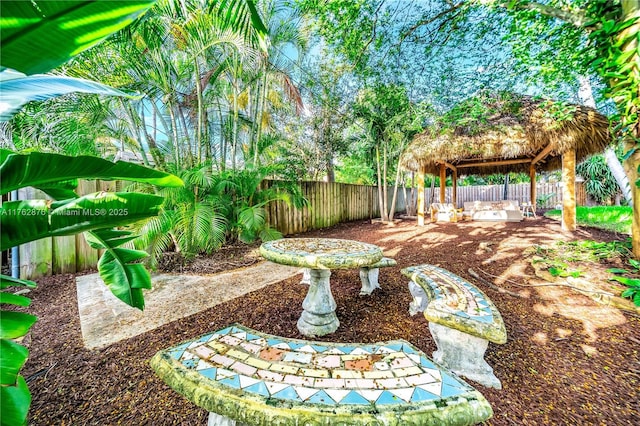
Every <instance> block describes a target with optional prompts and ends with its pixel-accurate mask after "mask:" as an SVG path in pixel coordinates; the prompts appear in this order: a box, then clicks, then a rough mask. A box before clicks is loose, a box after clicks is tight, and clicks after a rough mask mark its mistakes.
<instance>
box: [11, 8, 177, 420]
mask: <svg viewBox="0 0 640 426" xmlns="http://www.w3.org/2000/svg"><path fill="white" fill-rule="evenodd" d="M152 3H153V0H139V1H136V0H134V1H101V2H94V1H37V0H32V1H29V2H21V1H9V2H4V3H3V5H2V18H1V19H0V23H1V26H2V28H1V31H0V34H1V35H0V37H1V45H2V49H0V69H2V70H3V71H4V72H3V74H4V75H3V79H2V81H1V82H0V86H1V87H0V88H1V89H2V90H1V92H2V96H3V99H2V104H3V112H5V110H6V111H8V112H9V114H10V113H13V112H14V111H15V110H16V109H17V108H19V106H20V105H22V104H23V103H24V102H25V101H28V100H32V99H47V98H49V97H52V96H57V95H59V94H61V93H68V92H70V91H83V92H91V93H96V92H98V93H103V94H115V95H123V93H121V92H118V91H116V90H113V89H110V88H107V87H106V86H102V85H98V84H93V83H91V82H87V81H84V82H79V81H74V80H70V79H65V78H55V77H53V78H49V77H47V76H45V77H38V76H35V77H32V78H28V77H27V78H25V77H21V78H9V79H7V78H6V76H7V75H8V74H9V73H11V71H10V70H6V68H7V67H8V68H11V69H14V70H18V71H20V72H23V73H26V74H32V73H38V72H45V71H49V70H50V69H52V68H54V67H56V66H58V65H60V64H61V63H63V62H65V61H67V60H68V59H69V58H70V57H71V56H73V55H75V54H77V53H78V52H80V51H82V50H84V49H86V48H88V47H90V46H92V45H94V44H96V43H98V42H99V41H101V40H102V39H104V38H105V37H107V36H108V35H109V34H111V33H112V32H113V31H116V30H118V29H119V28H122V27H124V26H126V25H127V24H129V23H130V22H131V20H133V19H134V18H135V17H136V16H138V15H139V14H141V13H143V12H144V11H145V10H146V9H147V8H148V7H149V6H150V5H151V4H152ZM14 76H15V74H14ZM36 80H37V81H36ZM43 83H44V85H45V86H44V88H42V87H38V86H39V85H40V84H43ZM49 83H52V85H51V84H49ZM56 85H57V86H56ZM7 95H11V99H9V102H7V99H5V98H4V97H5V96H7ZM9 114H7V115H3V119H4V118H7V117H9ZM136 167H137V166H136ZM136 167H130V165H128V164H124V163H116V164H113V163H110V162H108V161H106V160H103V159H100V158H90V157H63V156H59V155H53V154H41V153H31V154H28V155H18V154H15V153H13V152H11V151H7V150H1V151H0V175H1V176H2V189H1V192H2V194H6V193H8V192H10V191H12V190H16V189H19V188H23V187H26V186H32V187H36V188H40V189H42V190H44V191H45V192H47V193H48V194H49V195H50V196H51V195H53V196H54V198H59V199H57V200H56V201H53V202H49V201H45V200H33V201H29V202H20V201H12V202H8V203H4V204H3V206H2V208H1V210H0V213H1V214H0V226H1V228H2V231H3V232H2V250H4V249H6V248H8V247H14V246H16V245H18V244H21V243H23V242H27V241H33V240H35V239H38V238H42V237H45V236H51V235H70V234H74V233H77V232H80V231H83V230H91V232H92V234H91V237H90V238H89V240H90V242H91V243H92V244H93V245H94V246H95V247H100V248H102V249H104V250H106V251H105V254H104V255H103V257H102V258H101V260H100V264H99V269H100V272H101V276H102V278H103V279H104V280H105V282H106V283H107V285H108V286H109V287H110V288H111V290H112V291H113V292H114V294H115V295H116V296H117V297H119V298H121V299H122V300H125V301H126V302H127V303H129V304H131V305H132V306H135V307H138V308H140V309H142V308H143V306H144V303H143V299H142V294H141V288H148V287H149V286H150V277H149V275H148V273H146V271H144V268H142V269H141V266H140V265H139V264H138V263H136V261H138V260H139V259H140V258H141V257H143V256H146V254H145V253H140V252H136V251H134V250H129V249H123V248H119V246H120V245H121V244H123V243H125V242H126V241H127V240H129V239H130V238H131V237H130V236H129V235H128V233H127V232H122V231H111V230H109V229H107V227H109V226H113V225H114V224H115V225H123V224H125V223H130V222H132V221H135V220H138V219H140V218H145V217H149V216H153V215H154V214H156V213H157V208H158V205H159V204H160V201H161V199H159V198H158V197H154V196H148V195H145V194H127V195H124V194H110V195H104V196H103V195H101V194H97V195H96V194H93V195H89V196H85V197H78V196H77V195H76V194H75V193H74V192H73V191H72V190H71V189H70V187H71V186H73V185H72V184H70V180H71V181H73V180H74V179H76V178H88V179H92V178H93V179H95V178H104V179H118V176H128V177H127V179H129V180H134V181H135V180H136V178H140V180H141V181H144V182H148V183H153V184H162V185H169V186H172V185H173V186H175V185H181V184H182V182H181V181H180V180H179V179H177V178H175V177H173V176H170V175H168V174H166V173H161V172H157V171H154V170H147V169H143V168H136ZM145 274H146V275H145ZM15 286H27V287H30V286H34V283H33V282H30V281H24V280H19V279H15V278H11V277H7V276H4V275H1V276H0V287H1V288H2V289H5V290H4V291H2V292H1V299H0V301H1V302H2V304H3V305H4V304H7V305H12V306H14V307H16V306H17V307H24V306H28V305H29V302H30V301H29V299H28V298H26V297H24V296H21V295H17V294H14V293H12V292H10V291H7V290H6V289H7V288H9V287H15ZM35 321H36V318H35V317H34V316H33V315H30V314H27V313H23V312H19V311H16V310H11V311H7V310H4V309H3V310H2V311H0V350H1V352H0V378H1V383H0V401H1V402H0V404H1V405H0V413H1V415H0V421H1V423H2V425H22V424H25V423H26V418H27V414H28V411H29V405H30V404H31V395H30V392H29V389H28V386H27V384H26V381H25V380H24V378H23V377H22V376H21V375H20V369H21V368H22V366H23V365H24V362H25V361H26V359H27V357H28V350H27V349H26V348H24V347H23V346H21V345H20V344H18V343H16V342H14V341H13V340H12V339H16V338H19V337H22V336H24V335H25V334H26V333H27V332H28V331H29V329H30V328H31V326H32V325H33V323H34V322H35Z"/></svg>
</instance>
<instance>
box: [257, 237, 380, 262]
mask: <svg viewBox="0 0 640 426" xmlns="http://www.w3.org/2000/svg"><path fill="white" fill-rule="evenodd" d="M260 254H261V255H262V256H263V257H264V258H265V259H267V260H270V261H272V262H275V263H280V264H283V265H291V266H302V267H304V268H311V269H347V268H356V267H361V266H368V265H371V264H374V263H376V262H378V261H379V260H380V259H382V250H381V249H380V247H378V246H376V245H373V244H368V243H363V242H361V241H352V240H341V239H336V238H282V239H280V240H275V241H268V242H265V243H263V244H262V245H261V246H260Z"/></svg>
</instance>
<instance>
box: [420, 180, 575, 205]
mask: <svg viewBox="0 0 640 426" xmlns="http://www.w3.org/2000/svg"><path fill="white" fill-rule="evenodd" d="M425 192H426V194H425V200H427V201H426V204H427V206H428V205H429V204H430V203H436V202H439V197H440V188H439V187H437V186H436V187H435V188H434V189H433V191H432V189H431V188H426V189H425ZM529 194H530V192H529V184H528V183H518V184H510V185H508V187H507V196H506V197H504V185H474V186H459V187H458V189H457V199H456V204H457V206H458V207H459V208H462V207H463V206H464V203H465V202H466V201H498V200H516V201H519V202H520V203H522V202H529V201H530V200H529V198H530V196H529ZM536 198H537V200H536V201H537V203H536V204H537V207H538V208H553V207H554V206H556V205H558V204H562V183H560V182H557V183H538V184H537V185H536ZM451 200H452V189H451V187H447V188H446V193H445V202H447V203H450V202H451ZM576 204H577V205H579V206H584V205H586V204H587V194H586V192H585V189H584V183H583V182H576Z"/></svg>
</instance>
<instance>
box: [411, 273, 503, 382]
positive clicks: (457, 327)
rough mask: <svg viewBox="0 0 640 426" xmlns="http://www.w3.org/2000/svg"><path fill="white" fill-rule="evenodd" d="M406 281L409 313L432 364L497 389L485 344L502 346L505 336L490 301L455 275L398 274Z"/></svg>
mask: <svg viewBox="0 0 640 426" xmlns="http://www.w3.org/2000/svg"><path fill="white" fill-rule="evenodd" d="M400 272H401V273H402V274H403V275H405V276H407V277H409V278H410V279H411V281H410V282H409V291H410V292H411V294H412V295H413V301H412V302H411V305H410V306H409V313H410V314H411V315H415V314H416V313H417V312H424V316H425V318H426V319H427V321H429V330H430V331H431V335H432V336H433V340H434V341H435V343H436V345H437V347H438V350H437V351H435V352H434V353H433V359H434V360H436V361H437V362H439V363H440V364H442V365H444V366H446V367H447V368H450V369H451V370H452V371H454V372H455V373H456V374H459V375H461V376H464V377H466V378H468V379H471V380H475V381H477V382H478V383H481V384H483V385H485V386H489V387H494V388H497V389H501V388H502V385H501V383H500V380H498V378H497V377H496V376H495V374H494V373H493V369H492V368H491V366H490V365H489V364H487V362H486V361H485V360H484V353H485V351H486V350H487V347H488V345H489V341H491V342H494V343H499V344H502V343H505V342H506V341H507V331H506V329H505V327H504V322H503V320H502V316H501V315H500V312H499V311H498V308H496V306H495V305H494V304H493V302H491V300H490V299H489V298H488V297H487V296H486V295H485V294H484V293H483V292H482V291H480V290H479V289H477V288H476V287H475V286H474V285H472V284H471V283H469V282H467V281H465V280H463V279H462V278H461V277H459V276H458V275H456V274H454V273H452V272H449V271H447V270H446V269H442V268H439V267H437V266H434V265H419V266H411V267H408V268H404V269H402V270H401V271H400Z"/></svg>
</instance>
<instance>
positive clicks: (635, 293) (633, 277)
mask: <svg viewBox="0 0 640 426" xmlns="http://www.w3.org/2000/svg"><path fill="white" fill-rule="evenodd" d="M629 266H630V267H631V270H627V269H619V268H612V269H608V270H607V272H610V273H612V274H614V275H615V276H614V277H612V278H611V280H612V281H617V282H619V283H621V284H624V285H626V286H627V287H629V288H628V289H626V290H624V291H623V292H622V293H621V294H620V296H621V297H625V298H629V299H631V300H632V301H633V303H634V304H635V305H636V306H640V262H638V261H637V260H635V259H629Z"/></svg>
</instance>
